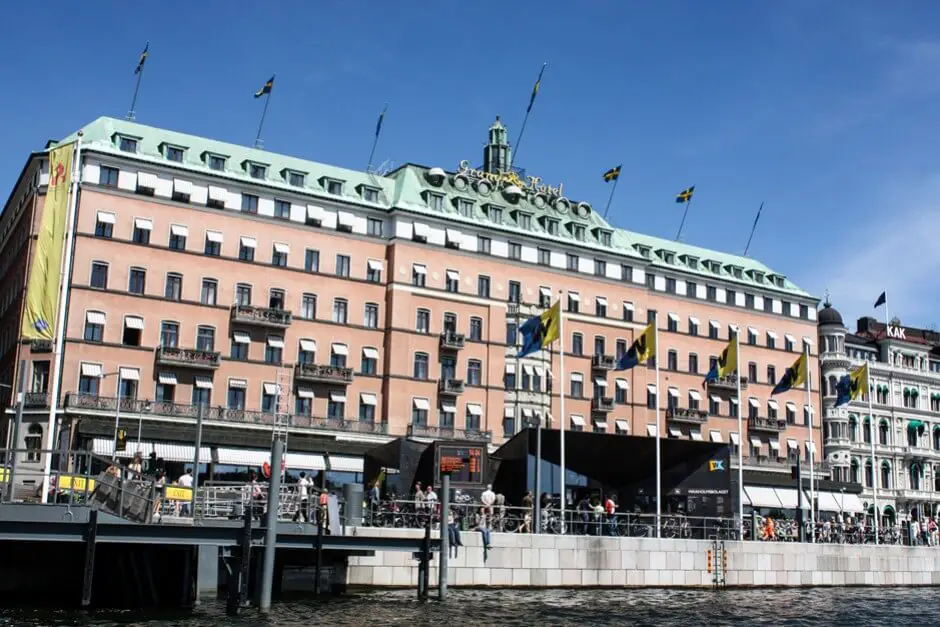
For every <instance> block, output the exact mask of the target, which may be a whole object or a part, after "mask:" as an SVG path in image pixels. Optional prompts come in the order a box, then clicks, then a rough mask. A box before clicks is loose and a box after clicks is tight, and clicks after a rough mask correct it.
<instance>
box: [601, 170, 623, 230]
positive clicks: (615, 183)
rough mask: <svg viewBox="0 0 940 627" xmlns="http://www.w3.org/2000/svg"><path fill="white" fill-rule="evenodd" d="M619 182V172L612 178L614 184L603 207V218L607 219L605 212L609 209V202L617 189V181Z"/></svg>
mask: <svg viewBox="0 0 940 627" xmlns="http://www.w3.org/2000/svg"><path fill="white" fill-rule="evenodd" d="M619 182H620V174H617V178H615V179H614V186H613V187H612V188H611V189H610V196H608V197H607V206H606V207H604V219H605V220H606V219H607V212H608V211H609V210H610V203H611V201H612V200H613V199H614V192H616V191H617V183H619Z"/></svg>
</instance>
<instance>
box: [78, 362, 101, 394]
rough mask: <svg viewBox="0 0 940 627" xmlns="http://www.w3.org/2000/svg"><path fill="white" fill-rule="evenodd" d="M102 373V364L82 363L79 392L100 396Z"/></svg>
mask: <svg viewBox="0 0 940 627" xmlns="http://www.w3.org/2000/svg"><path fill="white" fill-rule="evenodd" d="M101 373H102V369H101V366H99V365H97V364H82V365H81V371H80V374H79V376H78V393H79V394H85V395H88V396H98V386H99V385H100V383H101Z"/></svg>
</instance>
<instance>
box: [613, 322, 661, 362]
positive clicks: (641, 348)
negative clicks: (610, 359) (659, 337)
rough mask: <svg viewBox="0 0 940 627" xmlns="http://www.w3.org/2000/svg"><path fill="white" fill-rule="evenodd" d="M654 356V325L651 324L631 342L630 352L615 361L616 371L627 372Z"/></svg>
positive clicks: (653, 323)
mask: <svg viewBox="0 0 940 627" xmlns="http://www.w3.org/2000/svg"><path fill="white" fill-rule="evenodd" d="M655 356H656V323H655V322H651V323H650V324H649V325H648V326H647V327H646V329H644V330H643V333H641V334H640V337H638V338H636V339H635V340H633V344H632V345H631V346H630V350H628V351H627V352H626V353H624V354H623V355H621V356H620V358H619V359H618V360H617V370H629V369H630V368H633V367H634V366H637V365H639V364H642V363H643V362H645V361H649V360H650V359H651V358H653V357H655Z"/></svg>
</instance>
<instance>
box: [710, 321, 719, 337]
mask: <svg viewBox="0 0 940 627" xmlns="http://www.w3.org/2000/svg"><path fill="white" fill-rule="evenodd" d="M708 339H710V340H717V339H718V323H717V322H715V321H714V320H709V321H708Z"/></svg>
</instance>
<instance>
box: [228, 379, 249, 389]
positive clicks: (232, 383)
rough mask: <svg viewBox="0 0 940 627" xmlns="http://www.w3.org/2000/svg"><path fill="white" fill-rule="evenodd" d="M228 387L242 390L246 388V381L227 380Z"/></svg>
mask: <svg viewBox="0 0 940 627" xmlns="http://www.w3.org/2000/svg"><path fill="white" fill-rule="evenodd" d="M228 386H229V387H230V388H239V389H244V388H247V387H248V381H247V379H229V380H228Z"/></svg>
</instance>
